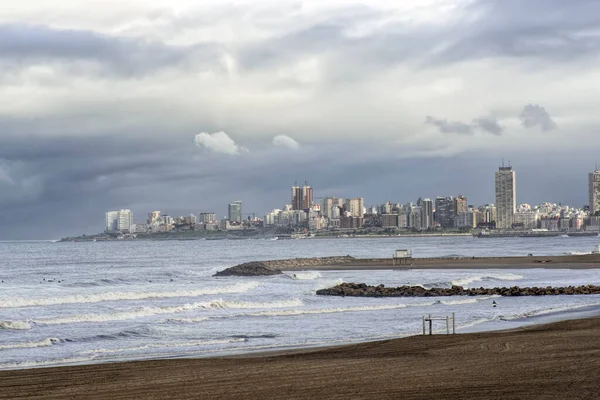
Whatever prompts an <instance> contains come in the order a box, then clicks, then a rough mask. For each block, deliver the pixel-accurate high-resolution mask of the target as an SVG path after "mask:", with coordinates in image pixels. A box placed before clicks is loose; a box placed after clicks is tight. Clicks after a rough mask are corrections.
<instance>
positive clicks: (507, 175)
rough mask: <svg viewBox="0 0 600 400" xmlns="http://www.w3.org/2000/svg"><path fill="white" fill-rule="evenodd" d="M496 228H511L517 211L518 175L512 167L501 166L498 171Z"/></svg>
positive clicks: (496, 181)
mask: <svg viewBox="0 0 600 400" xmlns="http://www.w3.org/2000/svg"><path fill="white" fill-rule="evenodd" d="M495 183H496V185H495V186H496V218H497V219H496V228H498V229H510V228H512V224H513V217H514V215H515V213H516V211H517V185H516V175H515V171H513V169H512V167H500V168H499V169H498V171H497V172H496V180H495Z"/></svg>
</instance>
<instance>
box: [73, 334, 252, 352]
mask: <svg viewBox="0 0 600 400" xmlns="http://www.w3.org/2000/svg"><path fill="white" fill-rule="evenodd" d="M246 340H247V339H245V338H229V339H213V340H200V341H191V342H178V343H149V344H145V345H142V346H135V347H125V348H121V349H93V350H87V351H85V352H83V353H84V354H100V353H101V354H109V353H124V352H132V351H140V350H148V349H170V348H176V347H198V346H211V345H215V344H229V343H240V342H245V341H246Z"/></svg>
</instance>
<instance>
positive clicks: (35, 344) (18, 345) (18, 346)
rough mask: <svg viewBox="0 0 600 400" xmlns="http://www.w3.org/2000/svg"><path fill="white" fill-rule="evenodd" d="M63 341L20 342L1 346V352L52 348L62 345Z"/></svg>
mask: <svg viewBox="0 0 600 400" xmlns="http://www.w3.org/2000/svg"><path fill="white" fill-rule="evenodd" d="M60 342H61V340H60V339H57V338H47V339H43V340H38V341H36V342H20V343H19V342H18V343H10V344H0V350H7V349H27V348H32V347H48V346H52V345H54V344H56V343H60Z"/></svg>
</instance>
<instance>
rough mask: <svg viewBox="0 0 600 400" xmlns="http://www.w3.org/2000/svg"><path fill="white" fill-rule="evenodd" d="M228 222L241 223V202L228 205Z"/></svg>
mask: <svg viewBox="0 0 600 400" xmlns="http://www.w3.org/2000/svg"><path fill="white" fill-rule="evenodd" d="M229 222H237V223H238V224H241V223H242V202H241V201H234V202H232V203H229Z"/></svg>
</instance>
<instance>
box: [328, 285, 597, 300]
mask: <svg viewBox="0 0 600 400" xmlns="http://www.w3.org/2000/svg"><path fill="white" fill-rule="evenodd" d="M575 294H600V286H595V285H585V286H567V287H550V286H548V287H535V286H534V287H519V286H513V287H495V288H483V287H480V288H471V289H465V288H464V287H462V286H452V287H450V288H431V289H425V288H423V287H421V286H399V287H385V286H384V285H379V286H369V285H367V284H365V283H342V284H340V285H337V286H334V287H332V288H328V289H321V290H317V295H321V296H362V297H438V296H494V295H499V296H557V295H575Z"/></svg>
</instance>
